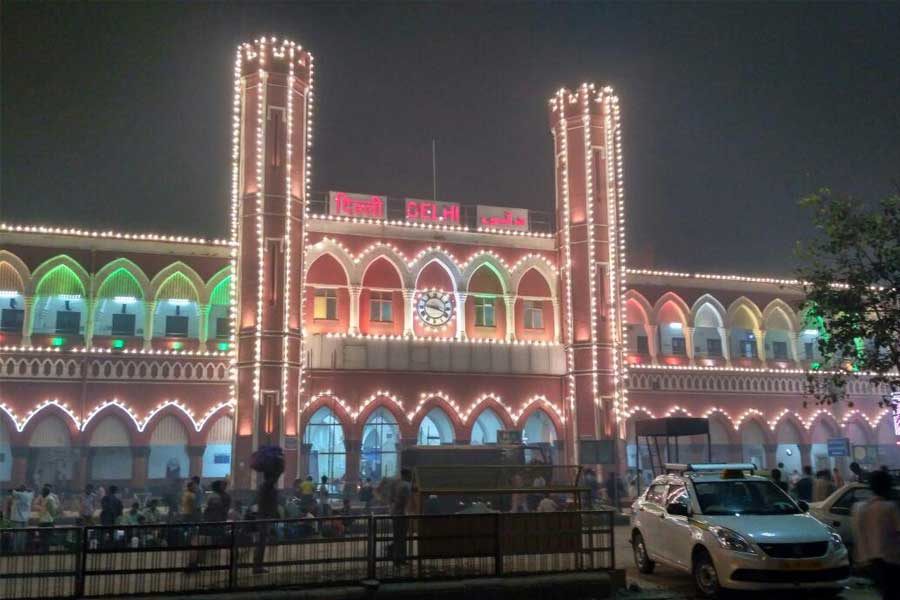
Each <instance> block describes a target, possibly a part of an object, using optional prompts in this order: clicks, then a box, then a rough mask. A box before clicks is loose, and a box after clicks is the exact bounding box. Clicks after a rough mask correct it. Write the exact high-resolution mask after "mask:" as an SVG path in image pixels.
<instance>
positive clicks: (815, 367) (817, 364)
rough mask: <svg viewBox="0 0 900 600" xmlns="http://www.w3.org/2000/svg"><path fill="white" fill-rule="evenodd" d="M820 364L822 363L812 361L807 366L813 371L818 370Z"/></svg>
mask: <svg viewBox="0 0 900 600" xmlns="http://www.w3.org/2000/svg"><path fill="white" fill-rule="evenodd" d="M821 366H822V363H817V362H814V363H812V364H810V365H809V368H810V369H812V370H813V371H818V370H819V368H820V367H821Z"/></svg>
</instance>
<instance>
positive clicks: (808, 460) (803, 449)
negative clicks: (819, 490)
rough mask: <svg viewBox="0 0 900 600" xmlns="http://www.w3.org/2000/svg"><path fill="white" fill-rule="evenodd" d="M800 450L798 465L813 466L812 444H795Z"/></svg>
mask: <svg viewBox="0 0 900 600" xmlns="http://www.w3.org/2000/svg"><path fill="white" fill-rule="evenodd" d="M797 446H799V448H800V464H801V465H803V466H804V467H806V466H810V465H812V464H813V456H812V444H797Z"/></svg>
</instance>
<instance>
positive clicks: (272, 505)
mask: <svg viewBox="0 0 900 600" xmlns="http://www.w3.org/2000/svg"><path fill="white" fill-rule="evenodd" d="M280 475H281V473H280V472H279V473H277V474H275V473H268V472H265V473H263V480H262V482H261V483H260V484H259V487H258V488H257V490H256V518H257V519H277V518H278V490H277V489H276V488H275V485H276V484H277V482H278V477H279V476H280ZM270 527H271V526H270V524H269V523H259V524H258V525H257V536H258V537H257V539H256V549H255V550H254V554H253V572H254V573H256V574H260V573H268V572H269V571H268V569H266V568H265V567H263V563H264V561H265V557H266V543H267V541H268V538H269V530H270Z"/></svg>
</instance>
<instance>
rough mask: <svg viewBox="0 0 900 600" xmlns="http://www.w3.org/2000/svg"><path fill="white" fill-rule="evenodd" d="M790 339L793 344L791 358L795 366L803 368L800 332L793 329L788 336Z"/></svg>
mask: <svg viewBox="0 0 900 600" xmlns="http://www.w3.org/2000/svg"><path fill="white" fill-rule="evenodd" d="M788 340H789V342H790V345H791V358H792V359H793V361H794V366H795V367H796V368H798V369H799V368H801V365H800V362H801V358H800V333H798V332H795V331H792V332H791V333H790V335H789V336H788Z"/></svg>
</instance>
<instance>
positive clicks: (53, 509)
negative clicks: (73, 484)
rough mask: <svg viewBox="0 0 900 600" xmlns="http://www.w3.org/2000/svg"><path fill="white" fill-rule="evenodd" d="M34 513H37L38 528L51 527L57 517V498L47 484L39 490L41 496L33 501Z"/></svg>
mask: <svg viewBox="0 0 900 600" xmlns="http://www.w3.org/2000/svg"><path fill="white" fill-rule="evenodd" d="M34 512H36V513H37V519H38V525H39V526H40V527H53V525H54V524H55V523H56V517H57V515H59V498H58V497H57V496H56V494H54V493H53V487H52V486H51V485H50V484H49V483H48V484H45V485H44V487H43V488H41V495H40V496H38V497H37V499H36V500H35V501H34Z"/></svg>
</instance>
